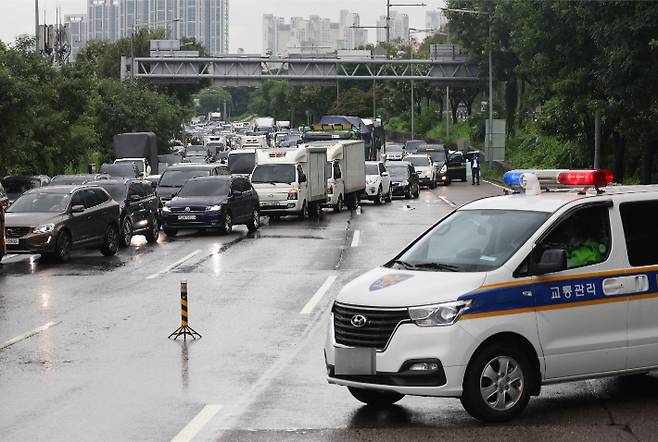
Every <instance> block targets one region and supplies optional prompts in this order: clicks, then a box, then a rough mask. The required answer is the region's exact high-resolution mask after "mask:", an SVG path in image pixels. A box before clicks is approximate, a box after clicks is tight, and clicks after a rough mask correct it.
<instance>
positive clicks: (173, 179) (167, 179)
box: [160, 166, 210, 187]
mask: <svg viewBox="0 0 658 442" xmlns="http://www.w3.org/2000/svg"><path fill="white" fill-rule="evenodd" d="M197 167H198V166H197ZM208 175H210V171H209V170H208V169H201V170H200V169H194V168H189V169H178V170H176V169H171V168H169V169H167V170H165V171H164V173H163V174H162V178H161V179H160V185H161V186H164V187H181V186H182V185H183V184H185V181H187V180H189V179H190V178H198V177H202V176H208Z"/></svg>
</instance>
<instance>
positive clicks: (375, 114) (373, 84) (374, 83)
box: [372, 80, 377, 120]
mask: <svg viewBox="0 0 658 442" xmlns="http://www.w3.org/2000/svg"><path fill="white" fill-rule="evenodd" d="M376 85H377V82H376V81H375V80H372V118H373V120H374V119H375V118H377V101H376V100H375V86H376Z"/></svg>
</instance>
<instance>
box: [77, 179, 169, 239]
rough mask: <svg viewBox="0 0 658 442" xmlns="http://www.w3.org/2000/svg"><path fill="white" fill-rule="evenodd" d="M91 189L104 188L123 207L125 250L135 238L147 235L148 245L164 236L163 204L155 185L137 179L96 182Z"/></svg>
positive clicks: (122, 235)
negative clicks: (161, 212)
mask: <svg viewBox="0 0 658 442" xmlns="http://www.w3.org/2000/svg"><path fill="white" fill-rule="evenodd" d="M88 184H89V185H93V186H98V187H102V188H103V189H105V190H106V191H107V193H109V194H110V196H111V197H112V198H113V199H114V201H116V202H117V203H119V206H120V209H121V223H120V226H121V232H120V234H121V238H120V244H121V246H122V247H128V246H129V245H130V241H131V240H132V237H133V235H135V234H137V235H144V236H145V237H146V241H148V242H149V243H154V242H156V241H157V240H158V236H160V221H159V219H158V207H159V206H160V201H159V200H158V197H157V196H155V191H154V190H153V187H152V186H151V183H150V182H148V181H146V180H137V179H124V180H119V179H113V180H101V181H92V182H90V183H88Z"/></svg>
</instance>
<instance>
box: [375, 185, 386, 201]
mask: <svg viewBox="0 0 658 442" xmlns="http://www.w3.org/2000/svg"><path fill="white" fill-rule="evenodd" d="M383 203H384V195H383V192H382V187H381V186H379V190H378V191H377V195H375V206H381V205H382V204H383Z"/></svg>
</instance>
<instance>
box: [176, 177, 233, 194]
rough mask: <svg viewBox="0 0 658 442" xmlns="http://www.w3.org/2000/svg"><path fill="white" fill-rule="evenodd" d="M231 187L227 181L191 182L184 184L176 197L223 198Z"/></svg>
mask: <svg viewBox="0 0 658 442" xmlns="http://www.w3.org/2000/svg"><path fill="white" fill-rule="evenodd" d="M230 187H231V184H230V180H228V179H212V180H211V179H208V180H191V181H188V182H187V183H185V185H184V186H183V188H182V189H181V191H180V193H179V194H178V196H182V197H190V196H224V195H228V191H229V189H230Z"/></svg>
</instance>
